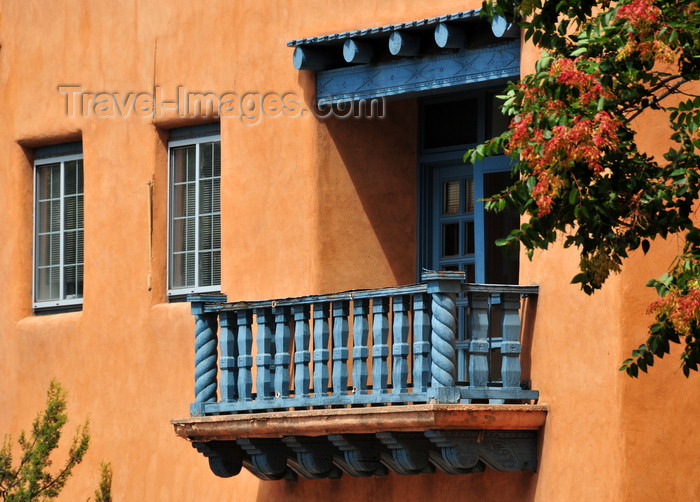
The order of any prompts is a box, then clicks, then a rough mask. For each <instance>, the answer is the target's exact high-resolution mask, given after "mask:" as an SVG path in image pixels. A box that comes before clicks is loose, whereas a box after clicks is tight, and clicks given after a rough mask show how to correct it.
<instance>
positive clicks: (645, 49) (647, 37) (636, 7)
mask: <svg viewBox="0 0 700 502" xmlns="http://www.w3.org/2000/svg"><path fill="white" fill-rule="evenodd" d="M662 18H663V13H662V12H661V9H659V8H658V7H657V6H656V5H654V1H653V0H632V1H631V2H630V3H628V4H626V5H623V6H622V7H620V9H619V10H618V11H617V15H616V16H615V19H622V20H625V21H627V22H628V23H629V24H630V27H631V28H632V29H631V30H629V32H628V33H627V43H626V44H625V46H624V47H623V48H622V50H620V52H619V54H618V58H620V59H622V58H624V57H628V56H629V55H630V54H632V53H634V52H636V53H638V54H639V57H641V59H644V60H650V59H658V60H660V61H663V62H666V63H669V64H670V63H673V60H674V52H673V50H672V48H671V47H669V46H668V44H666V43H665V42H663V41H662V40H659V39H658V38H657V37H656V34H657V33H658V32H659V31H660V26H662Z"/></svg>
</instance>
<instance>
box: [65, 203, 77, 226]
mask: <svg viewBox="0 0 700 502" xmlns="http://www.w3.org/2000/svg"><path fill="white" fill-rule="evenodd" d="M63 211H64V215H63V228H64V229H66V230H73V229H76V228H77V227H78V199H77V197H66V198H65V200H64V202H63Z"/></svg>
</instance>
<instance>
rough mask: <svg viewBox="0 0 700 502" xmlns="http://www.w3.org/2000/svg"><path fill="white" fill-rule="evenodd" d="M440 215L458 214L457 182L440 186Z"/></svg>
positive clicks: (449, 182) (448, 182) (447, 182)
mask: <svg viewBox="0 0 700 502" xmlns="http://www.w3.org/2000/svg"><path fill="white" fill-rule="evenodd" d="M442 201H443V203H442V214H459V181H458V180H455V181H446V182H444V183H443V184H442Z"/></svg>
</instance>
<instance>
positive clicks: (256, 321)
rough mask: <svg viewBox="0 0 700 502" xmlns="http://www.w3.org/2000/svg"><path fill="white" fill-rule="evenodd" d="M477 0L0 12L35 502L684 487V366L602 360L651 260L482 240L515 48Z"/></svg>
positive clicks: (86, 4) (518, 50)
mask: <svg viewBox="0 0 700 502" xmlns="http://www.w3.org/2000/svg"><path fill="white" fill-rule="evenodd" d="M480 6H481V2H479V1H475V0H474V1H472V0H462V1H455V0H433V1H431V2H414V1H407V0H390V1H378V0H359V1H358V0H356V1H352V2H351V1H335V2H324V1H318V0H305V1H300V0H285V1H280V0H277V1H274V0H269V1H262V2H261V1H257V2H251V1H239V2H231V1H221V0H211V1H206V2H199V3H197V2H172V1H162V0H151V1H148V2H131V3H128V2H127V3H124V2H119V3H114V2H94V1H93V2H90V1H85V0H62V1H59V2H52V3H50V4H49V3H46V2H39V1H37V0H25V1H22V2H17V1H10V0H3V1H2V2H1V3H0V157H1V158H3V159H4V161H3V163H2V167H0V189H1V193H2V196H1V197H0V213H1V214H3V215H4V217H3V221H2V223H0V242H2V243H3V244H2V246H0V276H1V277H2V278H3V283H4V285H5V287H4V294H3V300H2V302H0V368H2V379H1V380H0V431H2V432H3V433H11V434H12V435H13V437H15V438H16V437H17V436H18V435H19V431H20V430H22V429H25V430H26V429H27V428H28V427H30V424H31V420H32V419H33V417H34V416H35V414H36V412H37V411H39V410H40V409H41V408H42V405H43V403H44V398H45V392H46V389H47V388H48V385H49V382H50V381H51V379H53V378H55V379H57V380H58V381H59V382H61V383H62V384H63V385H64V386H65V387H66V388H67V389H68V391H69V402H68V414H69V417H70V422H69V425H68V427H67V429H66V432H65V434H66V435H67V436H68V435H70V434H71V433H72V432H73V430H74V428H75V426H76V425H77V424H78V423H81V422H82V421H84V419H85V418H86V417H88V416H89V417H90V427H91V435H92V444H91V446H90V449H89V451H88V454H87V456H86V458H85V460H84V462H83V464H81V465H80V466H79V467H77V468H76V470H75V473H74V476H73V477H72V478H71V479H70V480H69V482H68V484H67V486H66V489H65V490H64V492H63V494H62V495H61V497H60V500H65V501H70V500H84V499H85V498H87V497H88V496H92V494H93V492H94V490H95V488H96V487H97V484H98V480H99V464H100V461H101V460H105V461H109V462H111V465H112V468H113V470H114V478H113V485H112V491H113V496H114V500H123V501H141V500H148V501H169V502H170V501H172V502H180V501H183V502H184V501H259V502H262V501H297V500H298V501H301V500H303V501H326V500H331V499H332V500H335V501H338V502H345V501H348V502H350V501H365V500H386V501H401V502H408V501H424V500H443V501H457V500H459V501H471V500H479V501H491V500H493V501H502V500H522V501H533V502H534V501H538V502H548V501H565V500H591V501H632V500H660V501H661V500H663V501H668V500H692V499H694V498H696V497H697V496H698V494H699V493H700V481H699V480H698V477H697V475H696V474H697V473H696V470H697V469H696V464H697V460H698V453H697V452H698V451H700V435H698V434H695V433H694V430H695V429H694V421H695V417H696V416H697V414H698V411H700V404H698V400H697V399H696V396H698V395H699V392H700V378H699V377H697V376H691V378H690V379H685V378H684V377H683V375H682V373H681V372H680V371H678V370H677V368H678V364H677V360H676V359H675V358H674V357H668V358H666V359H664V360H663V361H660V362H659V363H657V365H656V366H655V367H654V368H653V371H652V375H651V376H646V375H644V376H642V377H641V378H639V379H638V380H632V379H630V378H628V377H627V376H625V374H624V373H621V372H619V371H618V368H619V366H620V364H621V361H623V360H624V359H625V358H626V357H628V354H629V352H630V350H631V349H632V348H634V347H637V346H638V345H639V343H641V342H642V341H643V340H644V338H645V333H646V329H647V326H648V324H649V323H650V319H649V318H648V317H647V316H646V315H645V311H646V306H647V305H648V304H649V303H650V301H651V300H652V299H653V291H651V290H648V288H645V287H644V284H645V282H646V281H647V280H648V278H650V277H656V276H659V275H661V274H662V273H663V272H664V267H665V266H666V264H667V263H669V261H670V257H671V256H672V255H673V253H675V252H676V249H677V243H676V242H675V241H673V240H669V242H667V243H665V244H655V245H654V247H653V248H652V250H651V252H650V253H649V254H648V255H647V256H642V255H641V253H640V254H634V255H632V256H631V258H630V259H629V260H628V262H627V263H626V264H625V266H624V267H623V270H622V272H621V273H620V274H618V275H616V276H614V277H612V278H611V279H610V280H609V283H608V284H606V286H605V287H604V289H603V290H602V291H600V292H598V293H596V294H595V295H594V296H592V297H588V296H586V295H585V294H583V293H582V292H581V291H580V290H579V289H578V286H577V285H572V284H570V279H571V277H572V276H573V275H574V274H575V271H576V267H577V264H578V256H577V255H576V253H575V251H573V250H570V249H569V250H564V249H561V248H559V247H555V248H554V249H551V250H549V251H547V252H546V253H538V254H536V256H535V257H534V259H533V260H532V261H528V260H527V258H525V257H524V256H520V257H518V256H503V255H502V254H501V252H500V251H499V250H496V249H495V246H494V245H493V241H494V240H495V239H496V238H498V237H501V236H502V235H504V234H505V233H506V232H507V231H508V229H509V228H510V226H512V225H514V224H517V215H516V216H515V217H514V216H513V215H511V214H508V213H505V214H500V215H494V214H490V213H486V212H485V211H484V208H483V203H482V202H481V200H480V199H481V197H483V196H485V195H489V194H490V193H493V192H495V191H497V190H499V189H500V188H501V187H503V186H505V184H506V183H508V181H509V179H510V178H509V177H510V173H509V169H510V166H509V163H508V160H507V159H506V158H503V157H494V158H491V159H489V160H488V161H485V162H482V163H480V164H478V165H468V164H464V163H463V161H462V156H463V154H464V152H465V151H466V149H467V148H469V147H470V146H472V145H475V144H476V143H478V142H481V141H484V140H485V139H487V138H488V137H490V136H491V135H494V134H497V133H498V132H499V131H500V130H502V128H503V127H506V121H505V119H504V118H503V117H502V116H501V115H500V112H499V110H498V100H497V99H496V97H495V96H496V95H497V94H498V93H499V90H500V89H502V88H503V86H504V84H505V82H507V81H508V80H509V79H515V78H517V77H518V76H519V75H521V74H526V73H528V72H530V71H531V70H532V68H533V64H534V60H535V58H536V56H537V54H536V51H534V50H533V49H532V47H530V46H528V45H527V44H524V43H522V42H521V37H520V33H519V32H518V31H517V30H513V29H512V27H509V26H508V25H507V24H506V23H500V24H499V23H496V24H494V25H493V26H492V25H490V24H489V23H487V22H486V21H485V20H484V19H482V18H481V17H480V16H479V12H478V9H479V8H480ZM636 121H637V123H638V126H639V130H640V138H641V140H642V141H641V144H642V145H647V147H648V149H649V152H650V153H652V154H653V153H655V152H657V153H658V152H660V151H662V147H663V145H659V144H658V143H657V141H658V140H657V138H658V137H665V136H666V132H665V131H664V130H663V129H661V126H657V125H656V124H657V123H658V122H659V121H654V120H653V117H652V116H650V115H642V116H640V117H639V118H637V119H636ZM64 440H65V438H64ZM66 441H67V440H66ZM67 448H68V446H67V445H64V446H63V447H62V450H60V452H59V454H65V452H66V451H67ZM59 464H60V457H59V458H57V459H56V460H55V465H59Z"/></svg>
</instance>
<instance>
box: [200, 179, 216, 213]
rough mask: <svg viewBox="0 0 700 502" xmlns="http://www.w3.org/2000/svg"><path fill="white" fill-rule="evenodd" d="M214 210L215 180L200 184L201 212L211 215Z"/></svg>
mask: <svg viewBox="0 0 700 502" xmlns="http://www.w3.org/2000/svg"><path fill="white" fill-rule="evenodd" d="M213 210H214V180H211V179H208V180H203V181H201V182H200V183H199V212H200V213H211V212H213Z"/></svg>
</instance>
